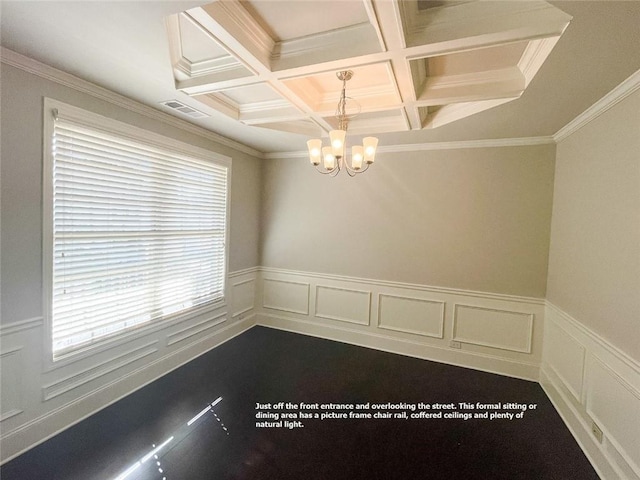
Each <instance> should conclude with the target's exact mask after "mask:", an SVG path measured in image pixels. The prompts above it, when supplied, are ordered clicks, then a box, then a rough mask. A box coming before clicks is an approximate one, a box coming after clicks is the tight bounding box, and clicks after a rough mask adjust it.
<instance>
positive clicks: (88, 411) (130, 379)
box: [2, 316, 255, 463]
mask: <svg viewBox="0 0 640 480" xmlns="http://www.w3.org/2000/svg"><path fill="white" fill-rule="evenodd" d="M254 324H255V319H254V317H253V316H250V317H247V318H245V319H244V320H242V321H238V322H235V323H232V324H230V325H227V326H226V327H223V328H220V329H218V330H216V331H215V332H213V333H212V334H209V335H206V336H203V337H200V338H198V340H197V341H193V342H191V343H189V344H187V345H185V346H182V347H180V348H178V349H175V350H172V351H171V352H170V353H168V354H165V355H163V356H161V357H159V358H157V359H155V360H153V361H151V362H148V363H146V364H144V365H142V366H140V367H138V368H136V369H134V370H132V371H130V372H127V373H126V374H124V375H122V376H121V377H119V378H117V379H115V380H113V381H110V382H108V383H105V384H103V385H101V386H100V387H98V388H96V389H94V390H92V391H90V392H88V393H86V394H84V395H81V396H79V397H77V398H74V399H73V400H71V401H69V402H67V403H65V404H63V405H61V406H59V407H57V408H55V409H52V410H50V411H48V412H46V413H45V414H43V415H40V416H38V417H36V418H33V419H32V420H30V421H28V422H26V423H24V424H22V425H20V426H19V427H18V428H16V429H14V430H12V431H10V432H8V433H6V434H3V437H2V462H3V463H4V462H7V461H9V460H11V459H12V458H15V457H16V456H18V455H20V454H21V453H23V452H24V451H26V450H28V449H30V448H33V447H35V446H36V445H38V444H40V443H42V442H44V441H46V440H48V439H49V438H51V437H53V436H54V435H57V434H58V433H60V432H61V431H63V430H66V429H67V428H69V427H71V426H72V425H75V424H76V423H78V422H80V421H82V420H84V419H85V418H87V417H89V416H90V415H93V414H94V413H96V412H97V411H98V410H101V409H102V408H105V407H107V406H109V405H111V404H113V403H115V402H117V401H118V400H120V399H121V398H123V397H125V396H127V395H129V394H131V393H133V392H134V391H136V390H138V389H140V388H142V387H144V386H145V385H148V384H149V383H151V382H153V381H154V380H156V379H158V378H160V377H161V376H163V375H166V374H167V373H169V372H171V371H173V370H175V369H176V368H179V367H180V366H182V365H184V364H185V363H187V362H189V361H191V360H193V359H194V358H196V357H198V356H199V355H202V354H203V353H205V352H207V351H209V350H211V349H212V348H214V347H216V346H218V345H220V344H222V343H224V342H227V341H228V340H231V339H232V338H234V337H236V336H237V335H240V334H241V333H243V332H245V331H246V330H248V329H250V328H251V327H253V326H254ZM105 399H108V401H107V402H105Z"/></svg>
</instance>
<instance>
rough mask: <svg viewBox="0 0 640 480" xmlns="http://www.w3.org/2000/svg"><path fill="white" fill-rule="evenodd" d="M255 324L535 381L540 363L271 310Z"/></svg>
mask: <svg viewBox="0 0 640 480" xmlns="http://www.w3.org/2000/svg"><path fill="white" fill-rule="evenodd" d="M256 324H257V325H259V326H263V327H269V328H275V329H277V330H285V331H289V332H295V333H301V334H303V335H309V336H311V337H317V338H324V339H327V340H333V341H336V342H341V343H348V344H350V345H357V346H360V347H366V348H372V349H374V350H380V351H382V352H390V353H396V354H399V355H406V356H409V357H414V358H422V359H424V360H431V361H435V362H440V363H445V364H448V365H456V366H460V367H464V368H471V369H474V370H480V371H482V372H489V373H495V374H498V375H505V376H508V377H513V378H520V379H523V380H530V381H538V371H539V366H538V364H537V363H530V362H524V361H521V360H516V359H507V358H504V357H498V356H494V355H489V354H486V353H479V352H471V351H460V350H452V349H449V348H443V347H439V346H435V345H426V344H425V343H422V342H417V341H412V340H409V339H405V338H400V337H391V336H388V335H385V334H379V333H373V332H371V331H367V330H360V329H357V328H349V327H347V326H343V325H340V326H334V325H328V324H319V323H317V322H314V321H311V320H304V319H299V318H291V317H287V316H284V315H277V314H273V313H268V314H267V313H259V314H257V317H256ZM354 327H356V326H354Z"/></svg>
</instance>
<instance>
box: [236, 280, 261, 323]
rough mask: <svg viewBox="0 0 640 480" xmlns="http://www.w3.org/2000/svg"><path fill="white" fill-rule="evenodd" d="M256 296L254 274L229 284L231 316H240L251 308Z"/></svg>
mask: <svg viewBox="0 0 640 480" xmlns="http://www.w3.org/2000/svg"><path fill="white" fill-rule="evenodd" d="M255 297H256V279H255V275H253V276H252V277H250V278H245V279H242V280H237V281H234V282H233V283H232V284H231V311H232V312H233V313H232V314H231V316H232V317H233V318H238V317H242V316H244V315H246V314H248V313H249V312H251V311H252V310H253V306H254V301H255Z"/></svg>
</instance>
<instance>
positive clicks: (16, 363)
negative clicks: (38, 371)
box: [0, 347, 24, 422]
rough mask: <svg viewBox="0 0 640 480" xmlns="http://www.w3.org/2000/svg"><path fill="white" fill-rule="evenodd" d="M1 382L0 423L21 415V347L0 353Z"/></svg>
mask: <svg viewBox="0 0 640 480" xmlns="http://www.w3.org/2000/svg"><path fill="white" fill-rule="evenodd" d="M0 362H1V363H2V375H0V379H1V380H2V384H1V389H0V422H4V421H5V420H8V419H9V418H12V417H15V416H16V415H19V414H21V413H22V409H21V408H20V405H21V392H22V380H21V373H22V372H23V371H24V368H22V347H14V348H11V349H8V350H6V351H3V352H2V353H0Z"/></svg>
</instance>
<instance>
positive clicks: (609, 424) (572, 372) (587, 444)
mask: <svg viewBox="0 0 640 480" xmlns="http://www.w3.org/2000/svg"><path fill="white" fill-rule="evenodd" d="M545 316H546V320H545V333H544V352H543V357H542V365H541V372H540V380H541V384H542V386H543V388H544V389H545V391H546V393H547V395H548V396H549V398H551V400H552V401H553V403H554V406H555V407H556V409H557V410H558V412H559V413H560V415H561V416H562V418H563V420H564V421H565V423H566V424H567V426H568V427H569V429H570V430H571V432H572V433H573V436H574V437H575V438H576V439H577V441H578V443H579V444H580V446H581V448H582V450H583V451H584V452H585V454H586V455H587V457H588V458H589V460H590V461H591V463H592V465H593V466H594V467H595V469H596V471H597V472H598V474H599V475H600V477H601V478H603V479H605V480H619V479H624V480H640V450H638V441H639V439H640V437H639V435H640V433H639V432H640V364H638V362H637V361H635V360H634V359H632V358H630V357H629V356H628V355H626V354H625V353H624V352H622V351H621V350H619V349H617V348H616V347H614V346H613V345H611V344H610V343H609V342H607V340H605V339H604V338H602V337H601V336H599V335H598V334H597V333H595V332H593V331H591V330H590V329H588V328H586V327H585V326H584V325H583V324H582V323H580V322H579V321H578V320H577V319H575V318H573V317H571V316H570V315H568V314H567V313H565V312H563V311H562V310H560V309H559V308H558V307H556V306H555V305H553V304H551V303H550V302H547V307H546V315H545ZM592 422H595V424H596V425H597V426H598V427H599V428H600V429H601V430H602V432H603V440H602V443H600V442H598V440H597V439H596V438H595V437H594V436H593V434H592V433H591V426H592Z"/></svg>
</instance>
